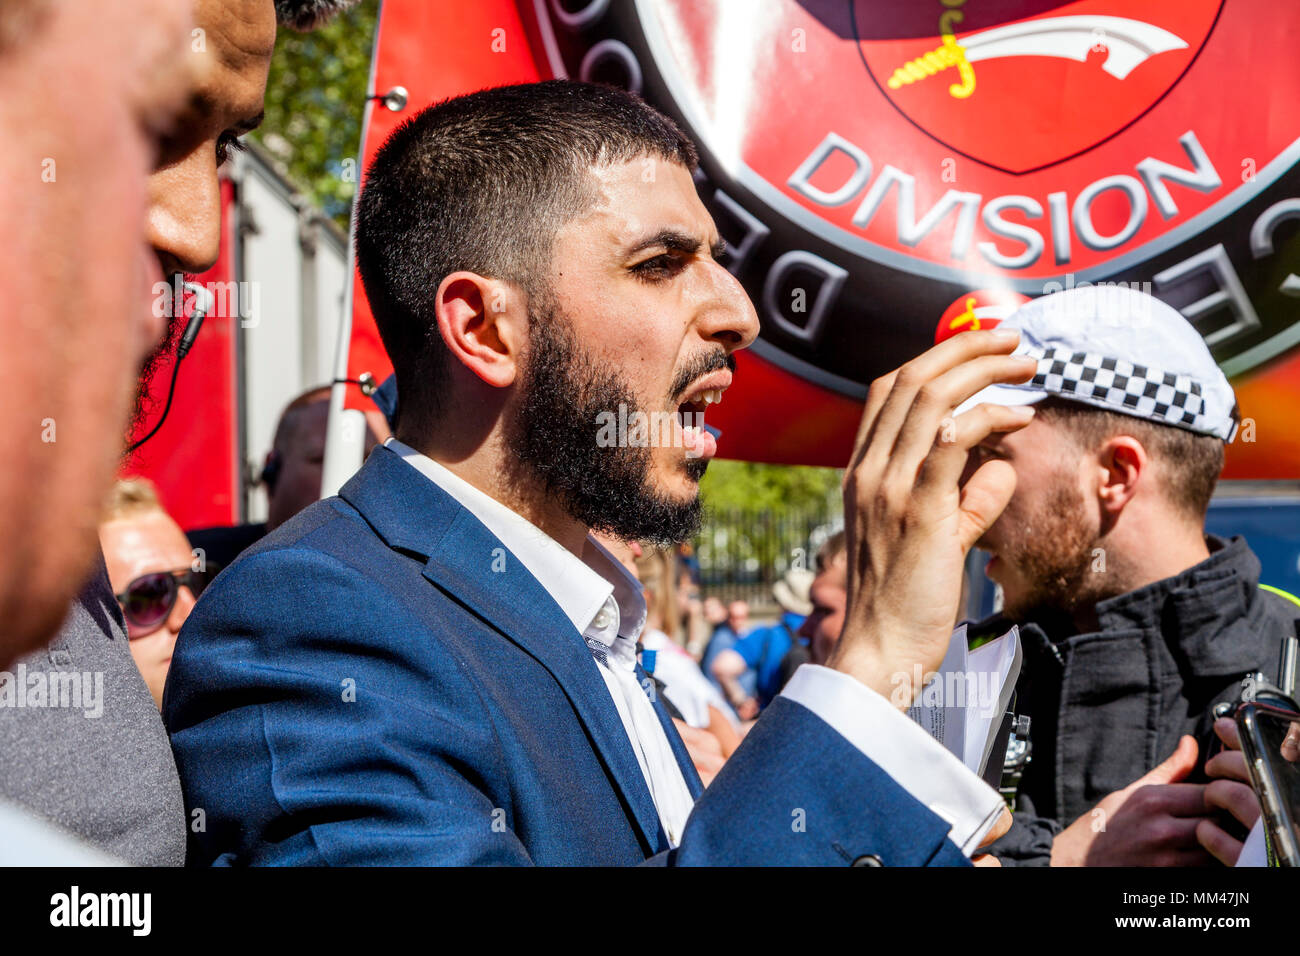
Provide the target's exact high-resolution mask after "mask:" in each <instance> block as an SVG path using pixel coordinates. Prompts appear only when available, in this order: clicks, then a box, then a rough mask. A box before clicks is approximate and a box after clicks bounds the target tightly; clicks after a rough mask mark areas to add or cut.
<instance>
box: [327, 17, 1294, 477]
mask: <svg viewBox="0 0 1300 956" xmlns="http://www.w3.org/2000/svg"><path fill="white" fill-rule="evenodd" d="M379 30H380V32H379V42H378V53H377V56H378V60H377V64H376V79H375V90H376V91H377V92H379V93H383V92H385V91H386V90H388V89H389V88H391V87H393V86H398V85H400V86H404V87H406V88H407V90H409V91H410V94H411V96H410V102H409V105H408V106H407V108H406V110H404V111H403V112H402V113H399V114H394V113H390V112H388V111H386V110H380V109H376V110H375V111H374V114H373V121H372V123H371V125H370V128H369V129H368V130H367V134H366V135H367V139H366V159H367V162H368V161H369V158H370V156H371V155H372V154H373V152H374V151H375V150H376V149H377V148H378V147H379V145H380V144H381V143H382V142H383V139H384V138H385V137H386V136H387V134H388V133H389V132H390V131H391V130H392V129H393V128H394V126H395V125H396V124H397V123H399V122H400V121H401V120H402V119H403V118H404V117H405V116H409V115H411V114H412V113H413V112H414V111H416V110H418V109H420V108H422V107H423V106H425V105H427V104H429V103H431V102H434V101H436V100H438V99H441V98H443V97H446V96H451V95H455V94H457V93H463V92H468V91H471V90H474V89H478V88H481V87H485V86H492V85H500V84H504V83H513V82H521V81H530V80H536V79H540V78H544V77H550V76H571V77H574V78H579V79H587V80H597V81H602V82H611V83H616V84H618V85H622V86H625V87H627V88H630V89H633V90H635V91H637V92H639V93H641V94H642V95H643V96H645V97H646V98H647V99H648V100H649V101H650V102H652V103H654V104H655V105H656V106H658V107H659V108H660V109H662V110H664V111H665V112H667V113H669V114H670V115H672V116H673V117H674V118H676V119H677V120H678V121H679V122H680V123H682V125H683V126H684V128H685V129H686V130H687V131H688V132H689V133H690V135H691V136H692V138H693V139H694V140H695V141H696V143H697V144H698V145H699V147H700V151H701V156H702V162H701V172H700V176H699V177H698V184H699V189H700V195H701V197H702V199H703V200H704V202H705V204H706V205H707V206H708V208H709V209H710V211H711V212H712V213H713V215H714V218H715V220H716V221H717V222H718V226H719V229H720V230H721V232H722V235H723V236H724V238H726V239H727V242H728V245H729V246H730V248H731V250H732V252H731V253H730V255H729V258H728V260H727V267H728V268H729V269H731V270H732V271H733V272H734V273H735V274H736V275H737V276H738V277H739V278H740V279H741V281H742V282H743V283H744V285H745V286H746V288H747V289H748V291H749V293H750V295H751V297H752V298H753V300H754V302H755V304H756V306H757V307H758V311H759V315H760V317H761V320H762V334H761V337H760V339H759V341H758V342H757V343H756V345H755V347H754V348H753V349H752V350H750V351H749V352H747V353H744V354H743V355H742V356H741V358H740V362H739V366H738V370H737V372H738V374H737V376H736V380H735V384H734V385H733V386H732V388H731V390H730V392H729V394H728V401H727V402H726V403H724V404H723V405H722V406H720V407H719V408H718V409H716V410H714V411H712V412H710V422H711V423H713V424H716V425H717V426H718V427H719V428H721V429H722V431H723V437H722V439H721V440H720V443H719V454H720V455H722V456H723V457H732V458H744V459H749V460H759V461H774V462H788V463H804V464H821V465H842V464H843V463H844V461H845V460H846V459H847V456H848V452H849V448H850V444H851V441H852V437H853V434H854V431H855V428H856V424H857V418H858V414H859V408H860V402H861V400H862V398H863V396H864V395H865V391H866V386H867V384H868V383H869V382H870V381H871V379H872V378H874V377H876V376H877V375H879V374H881V373H882V372H884V371H887V370H888V369H890V368H893V367H895V366H897V365H898V364H901V363H902V362H903V361H906V359H907V358H909V357H910V356H913V355H915V354H917V353H918V352H920V351H921V350H923V349H924V348H925V347H926V346H927V345H929V344H930V343H931V342H933V341H934V340H935V339H936V337H941V336H942V335H944V334H949V333H950V332H952V331H954V330H956V329H959V328H963V327H969V326H970V325H973V324H979V323H981V322H986V321H993V320H996V318H997V316H998V315H1000V314H1005V310H1006V309H1008V308H1014V306H1015V304H1016V303H1018V302H1020V301H1024V300H1026V299H1027V298H1030V297H1034V296H1038V295H1043V294H1045V293H1047V292H1050V291H1053V290H1054V289H1059V288H1068V287H1070V286H1074V285H1080V284H1084V283H1102V282H1110V283H1124V284H1128V285H1133V286H1135V287H1137V288H1140V289H1142V290H1143V291H1147V292H1150V293H1151V294H1153V295H1156V296H1157V297H1159V298H1161V299H1163V300H1165V301H1166V302H1169V303H1170V304H1171V305H1173V306H1175V307H1176V308H1179V309H1180V310H1181V311H1182V312H1183V314H1184V315H1186V316H1187V317H1188V319H1189V320H1190V321H1192V322H1193V323H1194V324H1195V325H1196V327H1197V328H1198V330H1199V331H1200V332H1201V333H1202V335H1203V336H1205V338H1206V341H1207V343H1208V344H1209V345H1210V348H1211V350H1212V352H1213V353H1214V355H1215V357H1216V359H1217V360H1218V361H1219V362H1220V364H1221V365H1222V367H1223V368H1224V370H1225V372H1226V373H1227V374H1228V375H1229V377H1230V378H1232V380H1233V384H1234V386H1235V387H1236V389H1237V393H1238V398H1239V400H1240V405H1241V410H1242V414H1243V416H1244V417H1245V418H1246V419H1247V420H1248V422H1249V426H1248V428H1247V429H1243V432H1242V435H1241V437H1239V438H1238V440H1237V441H1236V442H1235V443H1234V445H1233V446H1231V448H1230V449H1229V456H1228V467H1227V471H1226V476H1227V477H1230V478H1296V477H1300V438H1297V437H1292V436H1293V435H1294V429H1293V428H1292V427H1291V424H1290V420H1289V419H1290V410H1291V409H1293V408H1296V407H1300V404H1298V403H1297V400H1300V356H1297V354H1296V351H1295V348H1294V345H1295V344H1296V343H1297V342H1300V324H1297V322H1296V319H1297V305H1300V303H1298V302H1297V297H1300V276H1297V275H1296V274H1295V272H1297V271H1300V236H1298V235H1297V228H1296V222H1295V220H1297V219H1300V166H1298V165H1297V161H1298V160H1300V100H1297V98H1296V96H1295V91H1296V90H1298V89H1300V60H1297V59H1296V58H1295V57H1291V56H1287V55H1282V54H1280V53H1279V51H1286V50H1292V49H1296V48H1297V46H1298V45H1300V43H1298V41H1300V5H1296V4H1290V3H1288V4H1278V3H1275V2H1271V0H1075V2H1068V3H1067V2H1059V0H1018V2H1012V0H748V2H745V3H736V2H728V0H624V2H609V0H589V2H562V0H486V2H481V3H476V4H470V5H460V4H448V3H435V2H427V0H385V2H384V5H383V9H382V14H381V20H380V27H379ZM358 291H359V292H360V283H358ZM354 323H355V324H354V330H355V331H354V340H353V351H352V358H351V363H350V369H351V372H352V374H354V375H355V374H357V373H359V372H362V371H370V372H372V373H374V374H375V375H376V377H377V378H383V377H384V376H385V375H386V374H387V373H388V370H389V368H390V366H389V363H388V361H387V358H386V357H385V356H384V354H383V349H382V346H381V345H380V343H379V339H378V335H377V333H376V332H375V328H374V324H373V321H372V320H371V318H370V315H369V311H368V308H367V305H366V303H365V301H364V296H363V295H360V294H358V296H357V302H356V310H355V317H354ZM1252 428H1253V430H1251V429H1252Z"/></svg>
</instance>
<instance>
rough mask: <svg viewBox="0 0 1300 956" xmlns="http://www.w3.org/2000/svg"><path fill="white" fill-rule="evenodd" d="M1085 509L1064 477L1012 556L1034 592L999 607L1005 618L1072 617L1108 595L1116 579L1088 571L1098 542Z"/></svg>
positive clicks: (1077, 494) (1079, 497)
mask: <svg viewBox="0 0 1300 956" xmlns="http://www.w3.org/2000/svg"><path fill="white" fill-rule="evenodd" d="M1083 509H1084V501H1083V495H1082V493H1080V492H1079V490H1078V489H1077V488H1075V487H1074V486H1073V485H1070V484H1068V482H1067V480H1065V479H1063V480H1062V482H1061V484H1060V486H1059V487H1058V488H1057V489H1056V490H1055V491H1054V492H1053V493H1052V496H1051V498H1050V500H1049V502H1048V506H1047V507H1046V508H1045V509H1044V510H1043V514H1042V515H1041V516H1040V518H1039V519H1038V520H1037V521H1036V522H1034V526H1033V527H1032V528H1030V529H1028V533H1026V534H1025V535H1024V544H1023V545H1022V547H1021V548H1020V549H1019V553H1018V554H1017V555H1016V559H1017V567H1018V570H1019V571H1020V573H1021V574H1022V575H1023V576H1024V577H1025V578H1027V579H1028V580H1030V581H1032V582H1033V588H1032V590H1031V591H1030V592H1029V593H1028V594H1026V595H1025V596H1024V597H1023V598H1022V599H1021V600H1020V601H1019V602H1018V603H1017V604H1015V605H1007V606H1006V607H1004V608H1003V612H1002V613H1003V614H1005V615H1006V616H1007V617H1008V618H1010V619H1011V620H1013V621H1016V622H1018V623H1023V622H1025V621H1035V622H1037V621H1039V620H1049V619H1055V618H1058V617H1061V616H1070V615H1073V614H1074V613H1075V611H1077V610H1078V609H1079V608H1082V607H1086V606H1089V605H1092V604H1096V602H1097V601H1098V600H1101V599H1102V598H1103V597H1105V596H1106V591H1107V587H1106V583H1107V581H1108V580H1113V577H1114V576H1113V574H1107V573H1103V572H1094V571H1093V570H1092V567H1093V560H1094V556H1093V549H1094V548H1096V547H1098V546H1099V542H1098V540H1097V539H1095V538H1094V537H1093V536H1092V533H1091V532H1090V531H1089V529H1088V526H1087V522H1086V521H1085V520H1084V517H1085V516H1084V513H1083Z"/></svg>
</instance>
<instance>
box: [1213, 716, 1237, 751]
mask: <svg viewBox="0 0 1300 956" xmlns="http://www.w3.org/2000/svg"><path fill="white" fill-rule="evenodd" d="M1214 733H1215V736H1217V737H1218V738H1219V739H1220V740H1222V741H1223V745H1224V746H1225V747H1227V748H1228V749H1229V750H1240V749H1241V737H1240V735H1238V733H1237V722H1236V721H1235V720H1233V719H1232V718H1231V717H1220V718H1219V719H1218V720H1216V721H1215V722H1214Z"/></svg>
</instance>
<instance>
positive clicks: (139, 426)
mask: <svg viewBox="0 0 1300 956" xmlns="http://www.w3.org/2000/svg"><path fill="white" fill-rule="evenodd" d="M180 326H181V323H180V322H178V321H177V319H176V316H175V315H174V314H173V315H171V316H169V317H168V319H167V331H166V332H165V333H163V337H162V341H161V342H159V343H158V345H157V347H156V348H154V350H153V351H152V352H150V353H149V356H148V358H146V359H145V360H144V361H143V362H142V363H140V372H139V374H138V375H137V376H136V380H135V405H134V407H133V408H132V409H131V421H130V422H129V423H128V425H127V430H126V434H127V441H130V439H131V436H133V435H143V433H144V426H145V423H146V419H147V418H148V417H149V413H150V412H152V411H153V409H154V407H155V406H157V405H158V404H159V403H160V402H165V401H166V400H167V395H166V393H163V394H162V395H154V394H153V383H154V378H155V376H156V375H157V374H158V369H160V368H161V367H162V366H163V365H165V364H168V363H167V360H168V358H172V359H174V358H175V356H174V355H173V354H172V353H173V351H174V349H175V346H176V339H177V338H178V337H179V335H180Z"/></svg>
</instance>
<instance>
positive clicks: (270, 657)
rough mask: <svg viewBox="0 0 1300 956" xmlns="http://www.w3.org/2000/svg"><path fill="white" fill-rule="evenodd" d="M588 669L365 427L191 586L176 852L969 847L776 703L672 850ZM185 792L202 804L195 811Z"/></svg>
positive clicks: (180, 672) (265, 860)
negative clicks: (347, 454) (299, 506)
mask: <svg viewBox="0 0 1300 956" xmlns="http://www.w3.org/2000/svg"><path fill="white" fill-rule="evenodd" d="M597 668H598V665H597V664H596V663H595V661H594V660H593V659H592V656H591V652H590V651H589V650H588V648H587V646H586V644H585V643H584V642H583V640H582V637H581V636H580V635H579V634H578V633H577V631H576V630H575V628H574V627H573V625H572V623H571V622H570V621H569V619H568V618H567V617H565V616H564V614H563V612H562V611H561V610H560V608H559V606H558V605H557V604H556V603H555V602H554V600H553V599H552V598H551V597H550V595H549V594H548V593H547V592H546V591H545V590H544V589H543V588H542V587H541V585H539V584H538V583H537V581H536V580H535V579H534V578H533V577H532V576H531V575H530V574H529V573H528V571H526V570H525V569H524V567H523V566H522V565H521V564H520V563H519V561H517V560H516V559H515V558H514V556H513V555H512V554H510V553H509V552H508V551H507V550H506V549H505V548H504V546H503V545H502V544H501V542H500V541H499V540H498V539H497V538H496V537H495V536H493V535H492V534H491V533H490V532H489V531H488V530H487V529H486V528H485V527H484V526H483V525H482V524H481V523H480V522H479V521H478V519H477V518H475V517H474V515H473V514H471V513H470V512H469V511H468V510H467V509H465V508H464V507H462V506H461V505H460V503H459V502H457V501H456V500H455V499H454V498H452V497H451V496H450V495H448V494H446V493H445V492H443V491H442V490H441V489H440V488H438V487H437V486H436V485H435V484H433V483H432V482H431V481H429V479H428V478H426V477H425V476H423V475H422V474H420V473H419V472H417V471H416V470H415V469H414V468H412V467H411V466H410V465H408V464H407V463H406V462H404V461H402V460H401V458H400V457H398V456H397V455H396V454H395V453H394V452H392V451H390V450H389V449H387V448H384V447H379V448H376V449H375V451H374V452H373V453H372V454H371V456H370V458H369V459H368V460H367V462H366V464H365V465H364V466H363V467H362V469H361V471H360V472H358V473H357V475H356V476H355V477H354V478H353V479H352V480H351V481H350V482H348V484H347V485H346V486H345V487H344V488H343V489H342V491H341V492H340V494H339V496H338V497H336V498H330V499H327V500H325V501H322V502H319V503H317V504H315V505H313V506H312V507H310V508H308V509H307V510H306V511H304V512H303V513H302V514H300V515H298V516H297V517H296V518H295V519H293V520H292V521H291V522H289V523H288V524H286V525H284V526H283V527H281V528H279V529H278V530H277V531H275V532H274V533H272V534H270V535H268V536H267V537H266V538H264V539H263V540H262V541H261V542H259V543H258V544H257V545H255V546H254V547H253V548H251V549H250V550H248V551H246V552H245V553H244V554H243V555H242V556H241V557H240V558H239V559H238V560H237V561H236V562H235V563H234V564H233V565H232V566H231V567H230V568H228V569H226V570H225V571H224V572H223V573H222V574H221V575H220V576H219V577H218V578H217V580H216V581H215V582H214V583H213V584H212V585H211V586H210V587H209V588H208V590H207V591H206V592H205V593H204V595H203V597H202V599H201V600H200V601H199V603H198V605H197V607H196V608H195V609H194V612H193V613H192V614H191V616H190V618H189V620H188V622H187V623H186V625H185V627H184V629H183V630H182V632H181V635H180V639H179V641H178V643H177V646H176V651H175V655H174V657H173V659H172V665H171V674H170V677H169V680H168V683H167V692H166V696H165V698H164V701H163V712H164V717H165V720H166V723H167V727H168V729H169V731H170V732H171V735H172V745H173V747H174V748H175V752H176V763H177V766H178V768H179V770H180V775H181V782H182V785H183V788H184V791H185V802H186V809H187V812H188V813H189V815H190V821H191V827H190V830H191V832H190V845H189V861H190V862H191V863H196V864H212V863H216V864H234V865H241V864H365V863H369V864H471V863H540V864H631V863H642V862H646V861H651V862H656V863H672V864H679V865H681V864H776V863H784V864H839V865H845V864H848V863H850V862H852V861H853V860H855V859H857V858H859V857H862V856H865V855H868V854H874V855H876V856H877V857H879V858H880V860H881V861H883V862H884V863H885V864H886V865H902V866H916V865H925V864H959V865H960V864H964V863H966V862H967V861H966V860H965V858H964V857H963V856H962V854H961V853H960V851H959V850H958V849H957V848H956V846H955V845H954V844H953V843H952V842H951V841H950V840H948V839H946V835H947V831H948V825H947V824H946V823H945V822H943V821H942V820H940V819H939V818H938V817H937V816H935V815H934V814H933V813H931V812H930V811H929V810H928V809H927V808H925V807H924V806H923V805H921V804H920V803H919V802H917V801H916V800H915V799H914V798H913V797H911V796H910V795H909V794H908V793H907V792H906V791H905V790H903V789H902V788H901V787H900V786H899V785H898V784H897V783H895V782H894V781H893V780H892V779H891V778H890V777H889V776H888V775H886V774H885V773H884V772H883V771H882V770H880V768H879V767H877V766H876V765H875V764H874V763H872V762H871V761H870V760H869V759H867V758H866V757H864V756H863V755H862V754H861V753H860V752H859V751H858V750H857V749H856V748H854V747H853V746H852V745H851V744H850V743H849V742H848V741H846V740H845V739H844V738H843V737H841V736H840V735H839V734H838V733H837V732H836V731H834V730H833V729H832V728H831V727H830V726H829V725H828V724H826V723H825V722H824V721H822V720H821V719H820V718H819V717H817V716H816V715H815V714H813V713H812V712H811V711H810V710H808V709H807V708H805V707H803V706H801V705H800V704H797V703H794V702H793V701H790V700H787V699H784V698H778V699H777V700H776V701H775V702H774V703H773V704H772V706H771V707H770V708H768V710H767V711H766V712H765V713H764V715H763V717H762V719H761V720H760V721H759V722H758V724H757V725H756V726H755V727H754V729H753V730H752V731H751V733H750V734H749V736H748V737H747V739H746V740H745V741H744V743H743V744H742V745H741V747H740V748H739V750H737V752H736V753H735V755H734V756H733V757H732V758H731V760H730V761H729V762H728V763H727V765H726V766H725V767H724V768H723V770H722V772H721V773H720V774H719V775H718V777H717V778H716V780H715V781H714V783H713V784H712V785H711V786H710V787H709V789H708V791H707V792H706V793H704V794H703V795H702V796H699V794H700V784H699V778H698V777H697V775H696V774H695V771H694V769H693V768H692V766H691V762H690V759H689V757H688V755H687V753H686V750H685V748H684V747H683V746H682V743H681V740H680V738H679V737H678V735H677V733H676V731H675V729H674V728H673V726H672V723H671V721H670V720H669V719H668V717H667V715H666V714H665V713H664V711H663V708H662V706H660V705H659V704H658V703H657V702H656V709H657V710H658V711H659V716H660V720H661V721H663V724H664V729H665V731H666V732H667V734H668V738H669V740H670V741H671V742H672V745H673V748H674V750H675V752H676V754H677V758H678V762H679V763H680V764H681V767H682V772H683V773H684V774H685V775H686V779H687V781H688V783H689V785H690V786H691V787H692V789H693V792H694V793H695V794H696V795H697V796H698V802H697V804H696V806H695V809H694V811H693V812H692V814H691V817H690V820H689V821H688V823H687V826H686V829H685V832H684V833H683V836H682V841H681V846H680V847H678V848H676V849H675V850H669V847H668V843H667V840H666V838H665V835H664V832H663V830H662V828H661V827H660V825H659V819H658V815H657V813H656V812H655V807H654V804H653V803H652V801H651V797H650V793H649V790H648V789H647V787H646V784H645V780H644V778H643V777H642V774H641V770H640V767H639V765H638V763H637V760H636V757H635V755H634V753H633V750H632V746H631V744H630V742H629V740H628V737H627V734H626V732H625V730H624V727H623V724H622V721H621V720H620V719H619V716H618V712H617V711H616V710H615V708H614V703H613V701H612V699H611V698H610V694H609V690H608V688H607V687H606V685H605V682H604V680H603V679H602V677H601V675H600V673H599V671H598V669H597ZM197 810H201V811H202V813H201V814H199V813H196V812H195V811H197Z"/></svg>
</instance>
